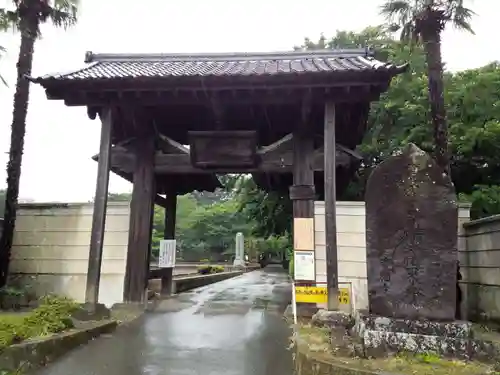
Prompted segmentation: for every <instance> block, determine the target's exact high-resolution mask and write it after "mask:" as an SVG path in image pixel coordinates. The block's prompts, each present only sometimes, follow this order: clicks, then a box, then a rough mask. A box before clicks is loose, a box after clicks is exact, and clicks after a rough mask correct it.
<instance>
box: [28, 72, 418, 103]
mask: <svg viewBox="0 0 500 375" xmlns="http://www.w3.org/2000/svg"><path fill="white" fill-rule="evenodd" d="M408 66H409V65H408V64H404V65H400V66H396V65H392V64H388V65H382V66H380V67H378V68H374V69H360V70H339V71H324V72H293V73H289V72H287V73H274V74H259V75H231V76H218V75H188V76H163V77H162V76H160V77H158V76H152V77H147V76H122V77H96V78H65V77H64V76H42V77H38V78H33V77H26V78H27V79H28V80H29V81H30V82H33V83H37V84H39V85H41V86H42V87H43V88H45V89H46V90H47V92H48V93H49V92H53V91H55V90H57V91H59V92H58V94H59V95H58V96H59V98H56V99H65V95H66V94H67V95H70V94H71V93H72V91H73V90H92V91H99V90H113V89H115V90H120V89H122V88H123V87H124V86H126V88H127V90H131V89H132V90H133V89H134V88H137V89H144V88H151V89H162V88H165V89H176V88H179V87H181V88H182V87H185V88H193V89H199V88H203V89H211V88H212V87H213V88H214V89H219V86H221V85H224V86H227V87H228V88H231V87H235V86H238V87H239V88H245V86H248V89H251V88H253V86H254V85H258V84H262V85H269V84H270V85H272V84H275V85H283V86H285V87H286V86H295V87H296V86H303V87H308V86H323V87H329V86H343V85H345V86H348V85H350V84H352V83H356V84H361V83H366V84H372V83H382V82H387V81H390V80H391V79H392V78H393V77H394V76H396V75H398V74H400V73H403V72H405V71H407V69H408Z"/></svg>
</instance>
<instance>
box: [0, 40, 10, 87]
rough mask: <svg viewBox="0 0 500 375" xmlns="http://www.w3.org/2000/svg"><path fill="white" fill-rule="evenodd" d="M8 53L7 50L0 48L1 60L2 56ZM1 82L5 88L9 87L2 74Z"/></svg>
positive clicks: (0, 76)
mask: <svg viewBox="0 0 500 375" xmlns="http://www.w3.org/2000/svg"><path fill="white" fill-rule="evenodd" d="M6 51H7V50H6V49H5V47H3V46H0V58H1V57H2V54H3V53H4V52H6ZM0 82H1V83H2V84H4V85H5V86H9V85H8V84H7V81H6V80H5V78H3V76H2V75H1V74H0Z"/></svg>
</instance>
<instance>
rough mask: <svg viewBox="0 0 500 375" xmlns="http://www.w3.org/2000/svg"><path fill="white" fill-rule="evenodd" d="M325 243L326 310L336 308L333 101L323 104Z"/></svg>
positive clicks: (336, 263) (336, 266)
mask: <svg viewBox="0 0 500 375" xmlns="http://www.w3.org/2000/svg"><path fill="white" fill-rule="evenodd" d="M324 126H325V137H324V150H325V153H324V155H325V156H324V157H325V159H324V163H325V244H326V277H327V288H328V310H337V309H338V256H337V219H336V217H337V213H336V204H337V196H336V176H335V173H336V161H335V156H336V154H337V151H336V147H335V146H336V144H335V103H333V102H328V103H326V104H325V125H324Z"/></svg>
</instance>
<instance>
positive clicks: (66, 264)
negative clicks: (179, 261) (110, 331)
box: [11, 202, 129, 305]
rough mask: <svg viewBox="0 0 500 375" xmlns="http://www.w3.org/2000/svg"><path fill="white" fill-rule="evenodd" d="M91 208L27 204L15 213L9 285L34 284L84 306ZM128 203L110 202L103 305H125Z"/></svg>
mask: <svg viewBox="0 0 500 375" xmlns="http://www.w3.org/2000/svg"><path fill="white" fill-rule="evenodd" d="M92 212H93V205H92V203H73V204H57V205H55V204H23V205H21V206H20V209H19V211H18V214H17V222H16V232H15V235H14V245H13V249H12V263H11V282H12V283H15V282H16V281H19V280H20V281H21V282H22V283H23V284H26V283H27V284H29V285H33V287H34V288H35V291H36V292H37V294H40V295H41V294H46V293H57V294H61V295H66V296H68V297H71V298H74V299H75V300H77V301H81V302H83V301H84V299H85V286H86V280H87V277H86V275H87V267H88V254H89V243H90V230H91V227H92ZM128 227H129V203H128V202H109V203H108V211H107V216H106V232H105V236H104V251H103V261H102V266H101V272H102V273H101V285H100V294H99V300H100V302H102V303H105V304H106V305H112V304H113V303H116V302H121V301H122V297H123V280H124V275H125V264H126V254H127V242H128Z"/></svg>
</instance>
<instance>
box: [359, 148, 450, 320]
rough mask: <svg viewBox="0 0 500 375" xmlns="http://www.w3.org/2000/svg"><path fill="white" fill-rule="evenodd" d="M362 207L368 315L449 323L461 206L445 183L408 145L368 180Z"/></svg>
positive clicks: (423, 154) (426, 159) (429, 160)
mask: <svg viewBox="0 0 500 375" xmlns="http://www.w3.org/2000/svg"><path fill="white" fill-rule="evenodd" d="M365 201H366V251H367V272H368V292H369V309H370V313H371V314H375V315H379V316H385V317H392V318H403V319H422V318H424V319H430V320H436V321H453V320H454V319H455V310H456V298H457V296H456V285H457V273H456V267H457V261H458V252H457V232H458V227H457V225H458V205H457V199H456V195H455V190H454V187H453V184H452V182H451V179H450V177H449V176H447V175H446V174H445V173H443V171H442V169H441V168H440V167H438V166H437V165H436V163H435V162H434V160H433V159H432V158H431V156H430V155H428V154H427V153H426V152H424V151H422V150H420V149H419V148H418V147H417V146H415V145H413V144H409V145H408V146H407V147H406V148H405V149H404V150H403V152H402V153H401V154H399V155H394V156H391V157H389V158H388V159H387V160H385V161H384V162H383V163H381V164H380V165H379V166H378V167H377V168H376V169H375V170H374V171H373V172H372V174H371V176H370V178H369V179H368V183H367V186H366V193H365Z"/></svg>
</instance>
